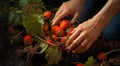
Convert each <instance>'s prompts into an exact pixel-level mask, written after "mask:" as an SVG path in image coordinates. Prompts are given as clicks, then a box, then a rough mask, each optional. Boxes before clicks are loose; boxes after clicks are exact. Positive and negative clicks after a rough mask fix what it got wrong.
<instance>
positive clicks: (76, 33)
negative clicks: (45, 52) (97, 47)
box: [66, 28, 81, 47]
mask: <svg viewBox="0 0 120 66" xmlns="http://www.w3.org/2000/svg"><path fill="white" fill-rule="evenodd" d="M75 30H76V31H75V32H74V33H73V34H72V35H71V36H70V37H69V39H68V41H67V42H66V47H67V46H69V45H70V44H71V41H72V40H74V39H75V38H76V37H77V36H78V35H79V34H80V33H79V32H80V31H81V30H80V29H79V30H77V28H76V29H75Z"/></svg>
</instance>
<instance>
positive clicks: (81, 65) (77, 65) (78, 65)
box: [76, 63, 84, 66]
mask: <svg viewBox="0 0 120 66" xmlns="http://www.w3.org/2000/svg"><path fill="white" fill-rule="evenodd" d="M76 66H84V65H83V64H81V63H78V64H76Z"/></svg>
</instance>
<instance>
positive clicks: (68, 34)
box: [67, 28, 74, 36]
mask: <svg viewBox="0 0 120 66" xmlns="http://www.w3.org/2000/svg"><path fill="white" fill-rule="evenodd" d="M73 30H74V28H69V31H68V33H67V36H70V35H71V34H72V33H71V32H72V31H73Z"/></svg>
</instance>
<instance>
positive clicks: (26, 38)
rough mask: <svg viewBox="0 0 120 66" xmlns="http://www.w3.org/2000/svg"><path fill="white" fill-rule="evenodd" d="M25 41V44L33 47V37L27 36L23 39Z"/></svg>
mask: <svg viewBox="0 0 120 66" xmlns="http://www.w3.org/2000/svg"><path fill="white" fill-rule="evenodd" d="M23 41H24V44H29V45H31V44H32V36H31V35H26V36H25V37H24V39H23Z"/></svg>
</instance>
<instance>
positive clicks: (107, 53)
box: [105, 49, 120, 55]
mask: <svg viewBox="0 0 120 66" xmlns="http://www.w3.org/2000/svg"><path fill="white" fill-rule="evenodd" d="M115 51H120V49H115V50H111V51H109V52H107V53H105V54H106V55H107V54H109V53H112V52H115Z"/></svg>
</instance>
